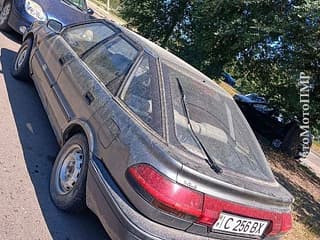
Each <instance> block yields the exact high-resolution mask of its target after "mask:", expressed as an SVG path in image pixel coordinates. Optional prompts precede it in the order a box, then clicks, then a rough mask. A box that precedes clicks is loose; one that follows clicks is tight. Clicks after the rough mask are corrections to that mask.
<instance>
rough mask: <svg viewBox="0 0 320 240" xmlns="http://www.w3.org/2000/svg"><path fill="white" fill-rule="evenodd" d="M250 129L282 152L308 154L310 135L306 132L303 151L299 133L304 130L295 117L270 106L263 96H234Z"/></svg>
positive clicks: (310, 142)
mask: <svg viewBox="0 0 320 240" xmlns="http://www.w3.org/2000/svg"><path fill="white" fill-rule="evenodd" d="M234 100H235V101H236V103H237V104H238V106H239V107H240V109H241V111H242V113H243V114H244V116H245V117H246V119H247V121H248V122H249V124H250V126H251V127H252V129H253V130H254V131H255V132H256V133H258V134H260V135H262V136H263V137H265V138H267V139H268V140H270V142H271V145H272V146H273V147H274V148H276V149H280V150H282V151H283V152H285V153H287V154H289V155H291V156H293V157H296V158H299V157H305V156H307V155H308V153H309V151H310V148H311V144H312V136H311V134H310V133H308V138H309V150H308V151H307V152H305V151H303V143H302V137H301V134H302V133H303V132H304V130H303V129H301V127H300V123H299V121H298V120H297V119H296V118H291V119H290V118H286V117H285V116H284V115H283V114H282V113H281V112H280V111H279V109H277V108H275V107H273V106H271V105H270V104H269V103H268V102H267V101H266V99H265V98H263V97H259V96H258V95H257V94H255V93H252V94H247V95H240V94H237V95H235V96H234Z"/></svg>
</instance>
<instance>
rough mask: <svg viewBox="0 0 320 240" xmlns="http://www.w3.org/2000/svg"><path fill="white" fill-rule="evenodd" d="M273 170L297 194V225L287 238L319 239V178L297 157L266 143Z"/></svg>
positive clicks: (265, 150) (278, 178)
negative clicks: (276, 150) (296, 158)
mask: <svg viewBox="0 0 320 240" xmlns="http://www.w3.org/2000/svg"><path fill="white" fill-rule="evenodd" d="M263 148H264V152H265V154H266V157H267V159H268V161H269V162H270V165H271V168H272V171H273V172H274V175H275V176H276V178H277V180H278V181H279V183H280V184H282V185H283V186H284V187H285V188H286V189H287V190H288V191H289V192H290V193H291V194H292V195H293V196H294V197H295V202H294V205H293V210H294V226H293V229H292V230H291V231H290V232H289V233H288V234H287V235H286V237H285V238H284V239H287V240H296V239H306V240H313V239H320V178H319V177H317V176H316V175H315V174H314V173H313V172H312V171H311V170H310V169H309V168H307V167H305V166H303V165H301V164H300V163H299V162H298V161H296V160H294V159H292V158H290V157H288V156H286V155H284V154H282V153H278V152H274V151H273V150H272V149H271V148H270V147H266V146H264V147H263Z"/></svg>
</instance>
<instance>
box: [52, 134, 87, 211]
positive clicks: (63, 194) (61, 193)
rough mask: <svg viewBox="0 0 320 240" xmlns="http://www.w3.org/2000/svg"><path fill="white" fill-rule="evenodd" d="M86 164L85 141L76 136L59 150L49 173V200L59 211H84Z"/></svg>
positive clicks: (81, 137)
mask: <svg viewBox="0 0 320 240" xmlns="http://www.w3.org/2000/svg"><path fill="white" fill-rule="evenodd" d="M88 163H89V147H88V142H87V139H86V137H85V136H84V135H82V134H76V135H74V136H73V137H71V138H70V139H69V140H68V141H67V142H66V143H65V145H64V146H63V147H62V148H61V150H60V152H59V154H58V156H57V159H56V160H55V162H54V165H53V168H52V172H51V179H50V194H51V198H52V200H53V202H54V203H55V205H56V206H57V207H58V208H60V209H61V210H64V211H67V212H81V211H83V210H84V209H86V181H87V171H88Z"/></svg>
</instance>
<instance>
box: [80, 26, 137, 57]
mask: <svg viewBox="0 0 320 240" xmlns="http://www.w3.org/2000/svg"><path fill="white" fill-rule="evenodd" d="M118 38H122V39H123V40H125V41H126V42H127V43H129V45H131V46H132V47H133V48H134V49H135V50H137V53H138V54H137V56H136V58H135V59H134V60H133V62H135V61H136V59H137V57H138V56H139V55H140V52H141V51H142V50H141V47H137V45H136V44H134V43H132V41H131V40H130V39H129V38H127V37H126V36H125V35H124V34H123V33H122V32H118V33H115V34H113V35H111V36H110V37H107V38H105V39H103V40H102V41H100V42H98V43H97V44H95V45H94V46H92V47H91V48H89V49H88V50H86V51H85V52H84V53H83V54H81V56H80V58H81V59H82V60H83V61H84V60H85V59H86V58H87V57H88V56H89V55H90V54H91V53H92V52H94V50H96V49H98V48H99V47H100V46H102V45H104V44H109V43H111V42H113V41H115V40H116V39H118Z"/></svg>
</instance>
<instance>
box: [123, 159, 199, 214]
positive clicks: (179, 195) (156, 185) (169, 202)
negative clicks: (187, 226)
mask: <svg viewBox="0 0 320 240" xmlns="http://www.w3.org/2000/svg"><path fill="white" fill-rule="evenodd" d="M128 173H129V174H130V175H131V177H133V179H134V180H135V181H136V182H137V183H138V184H139V185H140V186H141V187H142V188H143V189H144V191H146V192H147V193H148V194H150V195H151V196H152V197H153V198H154V199H153V200H156V202H158V203H160V204H162V205H164V206H165V207H168V208H171V209H172V210H174V211H176V212H178V213H183V214H187V215H191V216H194V217H199V216H200V215H201V212H202V204H203V194H202V193H199V192H196V191H193V190H192V189H190V188H187V187H184V186H182V185H180V184H177V183H174V182H172V181H170V180H169V179H168V178H166V177H164V176H163V175H161V174H160V173H159V172H158V171H157V170H155V169H154V168H153V167H151V166H149V165H146V164H141V165H136V166H134V167H131V168H129V170H128Z"/></svg>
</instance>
